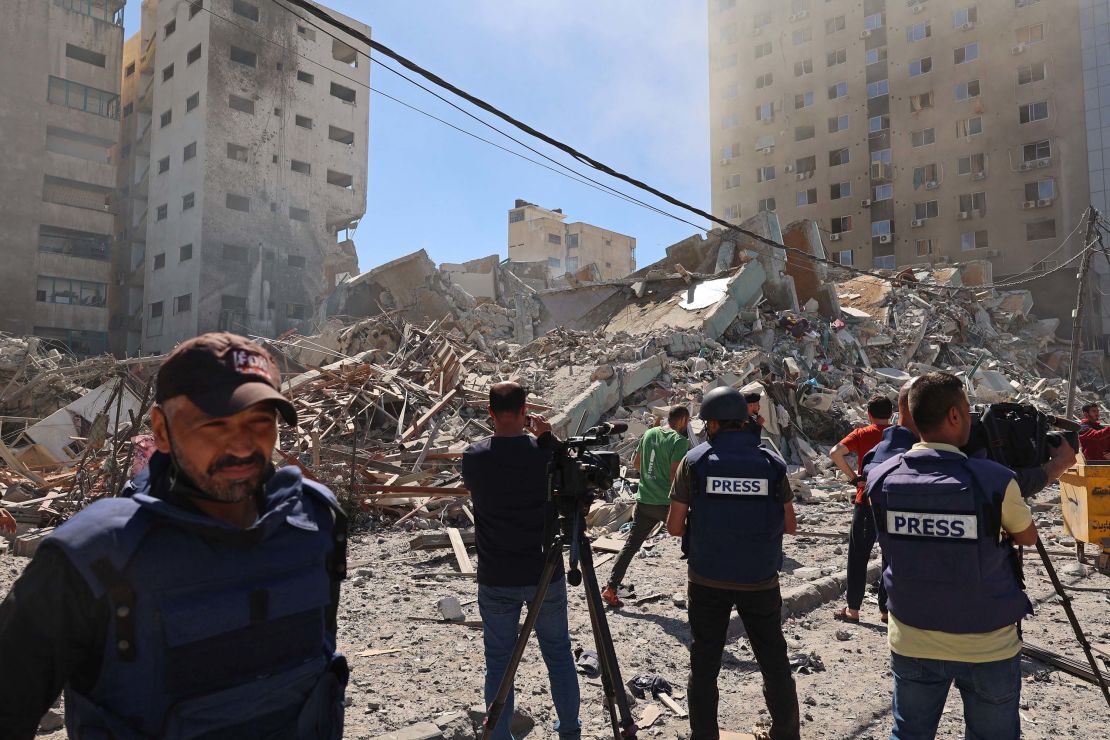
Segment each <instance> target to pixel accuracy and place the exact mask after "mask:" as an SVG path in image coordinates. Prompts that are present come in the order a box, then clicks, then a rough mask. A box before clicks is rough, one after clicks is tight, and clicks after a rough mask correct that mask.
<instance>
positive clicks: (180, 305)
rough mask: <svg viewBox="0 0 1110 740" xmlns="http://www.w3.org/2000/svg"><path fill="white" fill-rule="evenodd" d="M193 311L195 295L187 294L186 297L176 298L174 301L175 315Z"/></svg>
mask: <svg viewBox="0 0 1110 740" xmlns="http://www.w3.org/2000/svg"><path fill="white" fill-rule="evenodd" d="M192 310H193V294H192V293H186V294H185V295H179V296H176V297H175V298H174V299H173V312H174V314H175V315H176V314H179V313H188V312H189V311H192Z"/></svg>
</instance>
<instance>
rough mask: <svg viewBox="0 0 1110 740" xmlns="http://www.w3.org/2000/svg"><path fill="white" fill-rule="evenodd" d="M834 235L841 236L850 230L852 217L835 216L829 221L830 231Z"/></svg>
mask: <svg viewBox="0 0 1110 740" xmlns="http://www.w3.org/2000/svg"><path fill="white" fill-rule="evenodd" d="M830 230H831V231H832V233H834V234H843V233H845V232H846V231H851V230H852V217H851V216H837V217H835V218H833V219H832V221H831V229H830Z"/></svg>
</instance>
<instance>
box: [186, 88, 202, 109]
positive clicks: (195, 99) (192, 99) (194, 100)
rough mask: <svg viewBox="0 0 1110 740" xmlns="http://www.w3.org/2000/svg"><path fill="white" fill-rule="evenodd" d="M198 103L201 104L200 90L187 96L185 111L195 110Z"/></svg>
mask: <svg viewBox="0 0 1110 740" xmlns="http://www.w3.org/2000/svg"><path fill="white" fill-rule="evenodd" d="M198 105H200V93H199V92H195V93H193V94H192V95H190V96H189V97H187V98H185V112H186V113H188V112H189V111H191V110H193V109H194V108H196V107H197V106H198Z"/></svg>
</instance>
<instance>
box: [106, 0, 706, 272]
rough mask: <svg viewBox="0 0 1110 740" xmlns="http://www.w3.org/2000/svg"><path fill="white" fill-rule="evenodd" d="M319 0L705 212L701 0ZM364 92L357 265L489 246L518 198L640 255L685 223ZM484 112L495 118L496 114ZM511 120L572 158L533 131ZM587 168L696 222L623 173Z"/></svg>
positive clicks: (375, 76) (385, 83)
mask: <svg viewBox="0 0 1110 740" xmlns="http://www.w3.org/2000/svg"><path fill="white" fill-rule="evenodd" d="M260 2H262V3H266V2H268V0H260ZM327 5H328V6H329V7H331V8H334V9H335V10H338V11H339V12H341V13H344V14H346V15H348V16H350V17H352V18H356V19H358V20H360V21H362V22H363V23H366V24H368V25H370V26H371V27H372V29H373V32H372V36H373V38H374V39H375V40H377V41H380V42H381V43H382V44H384V45H386V46H388V47H390V48H391V49H393V50H394V51H396V52H398V53H400V54H402V55H404V56H406V57H408V58H409V59H411V60H413V61H415V62H416V63H417V64H420V65H421V66H423V67H425V68H426V69H429V70H431V71H432V72H435V73H437V74H438V75H440V76H441V77H443V78H444V79H446V80H448V81H450V82H452V83H454V84H455V85H457V86H458V87H460V88H462V89H464V90H467V91H468V92H470V93H471V94H473V95H476V96H478V97H480V98H483V99H484V100H486V101H488V102H490V103H492V104H494V105H495V106H497V107H498V108H500V109H502V110H504V111H505V112H507V113H509V114H510V115H512V116H514V117H515V118H518V119H520V120H522V121H524V122H526V123H528V124H530V125H531V126H533V127H534V128H536V129H538V130H540V131H543V132H544V133H547V134H548V135H550V136H553V137H554V138H557V139H559V140H561V141H564V142H566V143H567V144H570V145H571V146H573V147H575V148H576V149H578V150H580V151H582V152H584V153H586V154H589V155H590V156H592V157H594V158H595V159H598V160H600V161H602V162H605V163H606V164H609V165H610V166H612V167H614V168H615V169H617V170H620V171H623V172H625V173H627V174H629V175H632V176H633V177H636V178H637V179H640V180H643V181H645V182H647V183H649V184H651V185H653V186H655V187H656V188H658V189H660V190H663V191H665V192H667V193H670V194H671V195H674V196H676V197H678V198H680V199H682V200H684V201H686V202H689V203H691V204H693V205H697V206H700V207H702V208H704V209H705V210H709V206H710V202H709V187H710V183H709V162H710V153H709V122H708V115H709V103H708V71H707V58H708V51H707V46H708V39H707V30H706V12H707V11H706V7H707V5H706V2H705V0H528V1H527V2H522V1H521V0H430V1H428V0H426V1H425V2H414V1H413V0H331V2H330V3H327ZM139 7H140V3H139V0H128V3H127V6H126V8H125V17H124V24H125V33H126V35H127V36H130V35H131V34H133V33H135V32H136V31H138V29H139ZM386 61H388V60H386ZM394 66H395V65H394ZM370 84H371V87H373V88H376V89H378V90H381V91H382V92H384V93H388V94H389V95H393V96H395V97H397V98H399V99H401V100H403V101H405V102H406V103H409V104H410V105H413V106H416V107H418V108H421V109H423V110H425V111H427V112H429V113H433V114H435V115H436V116H438V117H440V118H443V119H445V120H448V121H450V122H451V123H453V124H455V125H457V126H460V127H462V128H465V129H467V130H469V131H472V132H474V133H476V134H479V135H481V136H483V137H484V138H487V139H491V140H493V141H496V142H497V143H499V144H502V145H503V146H506V147H509V148H512V149H514V150H517V151H521V152H522V153H524V154H527V155H528V156H529V157H532V158H533V159H537V157H536V156H535V155H534V154H531V153H529V152H526V151H524V150H523V149H522V148H521V147H520V146H519V145H517V144H515V143H514V142H512V141H509V140H508V139H506V138H504V137H502V136H501V134H499V133H496V132H494V131H491V130H490V129H488V128H486V127H485V126H483V125H482V124H480V123H478V122H477V121H474V120H473V119H470V118H467V117H466V116H465V115H463V114H462V113H459V112H458V111H456V110H454V109H452V108H451V107H449V106H448V105H447V104H445V103H443V102H441V101H439V100H437V99H435V98H434V97H432V96H431V95H429V94H428V93H426V92H424V91H423V90H420V89H419V88H417V87H415V86H413V85H412V84H411V83H409V82H408V81H406V80H403V79H401V78H399V77H397V76H396V75H394V74H393V73H391V72H389V71H387V70H386V69H384V68H383V67H381V66H378V65H376V64H375V65H373V66H372V67H371V72H370ZM429 86H430V85H429ZM446 95H448V96H449V94H446ZM456 102H459V103H460V104H462V105H463V106H464V107H467V108H469V105H468V104H466V103H463V102H462V101H456ZM370 105H371V107H370V148H369V157H370V161H369V183H368V188H367V204H366V215H365V216H364V217H363V219H362V221H361V223H360V224H359V227H358V230H357V231H356V232H355V235H354V239H355V243H356V245H357V247H358V254H359V264H360V268H361V269H362V270H367V269H370V268H372V267H374V266H376V265H379V264H381V263H383V262H387V261H389V260H391V259H394V258H396V257H399V256H401V255H404V254H408V253H410V252H413V251H416V250H418V249H421V248H423V249H425V250H427V252H428V254H429V255H430V256H431V258H432V259H433V260H435V261H436V262H437V263H440V262H459V261H465V260H468V259H474V258H477V257H483V256H485V255H488V254H493V253H497V254H499V255H501V257H503V258H504V257H506V256H507V233H508V211H509V209H510V208H512V207H513V204H514V201H515V200H516V199H517V198H523V199H524V200H527V201H529V202H532V203H536V204H538V205H541V206H544V207H547V208H562V209H563V211H564V213H566V214H567V217H568V218H567V220H568V221H585V222H587V223H591V224H594V225H596V226H601V227H604V228H607V229H611V230H613V231H617V232H620V233H624V234H628V235H630V236H633V237H635V238H636V242H637V246H636V256H637V264H638V265H640V266H643V265H646V264H649V263H650V262H653V261H655V260H656V259H658V258H660V257H662V256H663V252H664V249H665V248H666V247H667V246H668V245H670V244H673V243H674V242H677V241H680V240H681V239H684V238H686V237H688V236H690V235H691V234H693V233H696V231H697V229H695V228H694V227H693V226H690V225H688V224H684V223H679V222H677V221H674V220H672V219H670V218H667V217H665V216H661V215H659V214H657V213H654V212H652V211H649V210H647V209H645V208H643V207H641V206H637V205H633V204H630V203H627V202H624V201H621V200H619V199H617V198H615V197H613V196H611V195H607V194H605V193H602V192H599V191H598V190H596V189H593V188H591V187H588V186H586V185H583V184H580V183H577V182H573V181H571V180H569V179H567V178H565V177H562V176H560V175H557V174H555V173H553V172H551V171H549V170H546V169H543V168H541V167H539V166H537V165H534V164H531V163H529V162H525V161H523V160H521V159H519V158H517V157H514V156H512V155H510V154H507V153H505V152H503V151H501V150H498V149H495V148H493V147H491V146H490V145H488V144H485V143H482V142H480V141H476V140H474V139H472V138H470V137H468V136H466V135H464V134H461V133H459V132H457V131H454V130H452V129H450V128H448V127H446V126H444V125H443V124H442V123H439V122H437V121H433V120H431V119H429V118H427V117H425V116H423V115H421V114H419V113H416V112H414V111H412V110H409V109H407V108H405V107H403V106H401V105H399V104H397V103H395V102H393V101H392V100H389V99H387V98H385V97H383V96H382V95H379V94H376V93H371V97H370ZM471 110H472V112H475V113H476V114H477V111H473V109H471ZM486 118H487V119H488V120H490V121H491V122H493V121H495V120H496V119H493V118H491V117H488V116H487V117H486ZM497 125H498V127H499V128H501V129H502V130H505V131H509V130H510V128H509V125H508V124H506V123H503V122H498V123H497ZM512 133H513V134H514V136H516V138H518V139H521V140H522V141H526V142H527V143H528V144H530V145H531V146H533V147H534V148H536V149H538V150H540V151H542V152H543V153H545V154H547V155H549V156H552V157H555V158H557V159H559V161H560V162H563V163H566V164H574V166H575V167H576V168H577V169H580V170H584V169H585V168H584V166H583V165H579V164H576V163H573V161H572V160H571V159H570V158H569V157H567V156H566V155H563V154H561V153H559V152H558V151H557V150H555V149H553V148H551V147H549V146H548V145H546V144H543V143H542V142H538V141H534V140H529V139H528V137H527V136H526V135H524V134H523V133H521V132H518V131H513V132H512ZM548 164H550V163H548ZM590 174H591V176H593V177H594V178H595V179H598V180H602V181H604V182H606V184H610V185H613V186H616V187H617V188H618V189H620V190H622V191H624V192H627V193H633V194H636V195H637V197H639V198H640V199H641V200H645V201H648V202H650V203H652V204H654V205H657V206H659V207H664V206H665V210H668V211H669V212H671V213H677V214H679V215H682V216H683V217H685V218H686V219H687V220H688V221H692V222H694V223H698V224H702V223H704V221H703V219H701V218H699V217H697V216H694V215H693V214H686V213H683V212H681V211H679V210H678V209H677V208H675V207H673V206H668V205H666V204H664V203H662V202H660V201H658V200H657V199H655V198H654V197H653V196H650V195H648V194H646V193H642V192H637V191H636V190H635V189H634V188H633V187H632V186H631V185H626V184H623V183H620V182H619V181H615V180H612V179H610V178H607V177H606V176H605V175H602V174H601V173H597V172H591V173H590Z"/></svg>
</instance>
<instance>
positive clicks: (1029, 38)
mask: <svg viewBox="0 0 1110 740" xmlns="http://www.w3.org/2000/svg"><path fill="white" fill-rule="evenodd" d="M1014 40H1015V41H1017V42H1018V43H1019V44H1026V45H1029V44H1036V43H1039V42H1041V41H1044V24H1043V23H1038V24H1036V25H1034V26H1025V27H1024V28H1019V29H1017V30H1016V31H1014Z"/></svg>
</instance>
